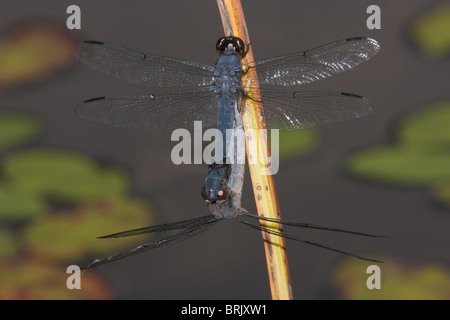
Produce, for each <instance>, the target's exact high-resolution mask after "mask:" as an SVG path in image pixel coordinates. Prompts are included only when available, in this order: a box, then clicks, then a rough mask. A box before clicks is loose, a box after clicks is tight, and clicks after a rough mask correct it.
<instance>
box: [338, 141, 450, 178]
mask: <svg viewBox="0 0 450 320" xmlns="http://www.w3.org/2000/svg"><path fill="white" fill-rule="evenodd" d="M346 168H347V171H348V172H350V173H351V174H353V175H355V176H358V177H362V178H366V179H370V180H373V181H378V182H385V183H389V184H394V185H399V186H428V185H430V184H432V183H434V182H437V181H440V180H443V179H446V178H447V179H450V152H448V153H446V152H442V153H437V152H434V153H431V152H430V153H421V152H420V151H417V150H415V149H413V148H403V147H395V146H393V147H391V146H388V147H375V148H371V149H367V150H364V151H361V152H358V153H355V154H353V155H352V156H350V158H349V159H348V160H347V162H346Z"/></svg>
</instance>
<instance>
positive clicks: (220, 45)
mask: <svg viewBox="0 0 450 320" xmlns="http://www.w3.org/2000/svg"><path fill="white" fill-rule="evenodd" d="M228 43H229V40H228V38H227V37H222V38H220V39H219V40H217V43H216V50H217V52H219V53H223V52H224V51H225V48H226V47H227V46H228Z"/></svg>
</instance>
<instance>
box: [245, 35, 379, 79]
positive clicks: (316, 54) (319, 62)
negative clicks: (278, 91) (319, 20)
mask: <svg viewBox="0 0 450 320" xmlns="http://www.w3.org/2000/svg"><path fill="white" fill-rule="evenodd" d="M379 50H380V46H379V44H378V42H377V41H376V40H374V39H371V38H351V39H346V40H341V41H337V42H333V43H330V44H327V45H324V46H321V47H318V48H315V49H312V50H308V51H304V52H298V53H293V54H288V55H283V56H279V57H274V58H268V59H263V60H259V61H255V67H256V72H257V74H258V81H259V84H260V85H264V84H268V85H279V86H291V85H298V84H304V83H310V82H313V81H315V80H320V79H323V78H328V77H331V76H332V75H333V74H336V73H339V72H344V71H346V70H349V69H352V68H354V67H356V66H357V65H359V64H360V63H362V62H364V61H366V60H369V59H370V58H371V57H373V56H374V55H375V54H376V53H377V52H378V51H379ZM249 86H252V84H249Z"/></svg>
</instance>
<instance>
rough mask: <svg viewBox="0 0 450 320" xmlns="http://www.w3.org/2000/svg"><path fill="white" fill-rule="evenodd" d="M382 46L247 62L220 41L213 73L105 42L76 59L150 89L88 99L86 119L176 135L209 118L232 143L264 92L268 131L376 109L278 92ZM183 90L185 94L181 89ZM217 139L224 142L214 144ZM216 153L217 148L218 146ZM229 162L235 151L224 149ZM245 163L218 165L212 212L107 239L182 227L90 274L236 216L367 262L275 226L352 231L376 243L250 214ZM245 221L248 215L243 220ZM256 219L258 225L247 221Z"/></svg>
mask: <svg viewBox="0 0 450 320" xmlns="http://www.w3.org/2000/svg"><path fill="white" fill-rule="evenodd" d="M379 48H380V47H379V45H378V43H377V41H375V40H373V39H370V38H351V39H346V40H342V41H338V42H334V43H331V44H328V45H324V46H321V47H318V48H315V49H312V50H308V51H304V52H298V53H293V54H287V55H283V56H279V57H274V58H268V59H263V60H259V61H254V62H251V63H249V64H247V65H243V64H242V63H241V58H243V57H244V56H245V54H246V53H247V48H246V46H245V44H244V42H243V41H242V40H241V39H239V38H237V37H222V38H220V39H219V40H218V42H217V44H216V49H217V51H218V53H219V54H220V57H219V59H218V60H217V62H216V65H215V66H214V67H212V66H208V65H205V64H202V63H198V62H193V61H187V60H181V59H175V58H169V57H164V56H157V55H149V54H142V53H139V52H136V51H133V50H129V49H125V48H122V47H118V46H114V45H109V44H106V43H102V42H97V41H86V42H83V43H80V44H79V45H78V46H77V49H76V56H77V58H78V59H79V60H80V61H82V62H84V63H85V64H87V65H88V66H90V67H92V68H93V69H95V70H98V71H101V72H103V73H106V74H108V75H111V76H115V77H117V78H120V79H123V80H126V81H128V82H131V83H135V84H140V85H147V86H150V87H151V88H152V91H151V93H149V94H141V95H133V96H111V97H100V98H94V99H89V100H86V101H84V102H83V103H81V104H80V105H78V106H77V114H78V115H79V116H81V117H83V118H87V119H90V120H96V121H100V122H103V123H108V124H112V125H115V126H121V127H133V128H138V129H143V130H147V131H150V132H158V133H161V132H171V131H173V130H175V129H178V128H187V129H192V128H193V123H194V121H202V125H203V128H211V127H214V128H217V129H218V132H220V133H221V134H223V137H226V131H227V130H230V129H231V130H237V129H243V124H242V117H241V112H242V108H243V106H244V105H245V103H244V102H245V99H254V98H253V97H254V96H255V95H254V93H256V92H258V93H259V94H260V97H261V100H262V103H263V107H264V117H265V120H266V123H267V127H268V128H277V129H281V130H297V129H305V128H309V127H313V126H317V125H320V124H325V123H336V122H340V121H344V120H350V119H354V118H359V117H361V116H364V115H366V114H368V113H369V112H370V111H371V106H370V103H369V102H368V100H366V99H365V98H363V97H361V96H358V95H354V94H349V93H334V92H322V91H316V92H304V91H292V90H283V89H278V88H277V87H276V86H278V87H287V86H294V85H301V84H306V83H310V82H313V81H315V80H320V79H323V78H328V77H331V76H332V75H334V74H336V73H340V72H343V71H346V70H349V69H352V68H354V67H355V66H357V65H359V64H360V63H362V62H364V61H366V60H368V59H370V58H371V57H372V56H374V55H375V54H376V53H377V52H378V51H379ZM249 68H255V69H256V74H257V81H258V83H259V85H260V86H257V84H256V83H253V82H252V81H251V80H249V81H247V82H246V83H245V84H243V83H242V76H243V75H244V74H245V73H246V72H248V70H249ZM175 88H180V89H178V90H176V89H175ZM216 141H217V140H216ZM220 141H223V149H222V150H225V151H226V150H228V147H229V145H230V143H231V141H227V140H226V139H222V140H220ZM234 146H235V147H234V151H232V152H235V154H242V153H240V152H242V150H245V141H244V139H238V140H237V141H234ZM216 148H217V146H216ZM223 156H224V160H226V158H227V156H230V154H228V155H227V153H226V152H225V153H224V155H223ZM244 173H245V165H244V164H242V163H241V162H237V161H235V162H234V163H231V164H229V163H227V161H223V162H221V163H217V162H215V163H213V164H211V165H210V166H209V171H208V175H207V177H206V179H205V186H204V187H203V189H202V195H203V198H204V200H205V201H206V204H207V206H208V208H209V210H210V214H208V215H205V216H202V217H198V218H193V219H188V220H184V221H179V222H174V223H166V224H161V225H154V226H149V227H144V228H140V229H134V230H129V231H124V232H119V233H115V234H111V235H107V236H103V237H100V238H118V237H126V236H134V235H138V234H146V233H156V232H161V231H174V230H178V233H175V234H173V235H171V236H168V237H165V238H162V239H160V240H157V241H154V242H151V243H148V244H143V245H141V246H138V247H136V248H134V249H131V250H129V251H126V252H123V253H119V254H115V255H112V256H110V257H108V258H105V259H102V260H96V261H94V262H93V263H91V264H89V265H88V266H86V267H85V268H92V267H96V266H100V265H104V264H107V263H109V262H112V261H116V260H119V259H122V258H125V257H128V256H131V255H135V254H138V253H141V252H144V251H148V250H152V249H155V248H159V247H165V246H167V245H172V244H175V243H178V242H181V241H184V240H186V239H188V238H191V237H193V236H195V235H197V234H199V233H201V232H204V231H205V230H207V229H209V228H210V227H212V226H213V225H214V224H216V223H217V222H219V221H221V220H223V219H233V220H236V221H238V222H240V223H242V224H244V225H246V226H249V227H252V228H255V229H258V230H260V231H264V232H267V233H270V234H274V235H277V236H280V237H284V238H286V239H291V240H296V241H300V242H303V243H306V244H310V245H313V246H317V247H322V248H326V249H329V250H332V251H336V252H339V253H342V254H345V255H349V256H352V257H356V258H359V259H363V260H367V261H375V262H379V261H377V260H373V259H369V258H365V257H362V256H359V255H356V254H353V253H349V252H346V251H343V250H339V249H336V248H332V247H329V246H326V245H322V244H319V243H316V242H312V241H308V240H306V239H303V238H300V237H297V236H292V235H289V234H286V233H284V232H282V231H280V229H279V228H273V227H268V226H265V225H264V222H265V221H266V222H268V223H271V224H277V225H280V226H281V225H284V226H294V227H303V228H312V229H320V230H328V231H337V232H344V233H349V234H355V235H362V236H371V237H377V236H375V235H370V234H366V233H361V232H355V231H349V230H344V229H338V228H329V227H325V226H320V225H315V224H308V223H301V222H293V221H285V220H278V219H273V218H268V217H262V216H258V215H254V214H251V213H249V212H248V211H247V210H245V209H243V208H241V196H242V186H243V181H244ZM244 218H248V219H246V220H244ZM249 219H250V220H251V219H254V220H258V221H259V222H260V223H257V224H253V223H251V222H249V221H247V220H249Z"/></svg>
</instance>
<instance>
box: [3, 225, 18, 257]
mask: <svg viewBox="0 0 450 320" xmlns="http://www.w3.org/2000/svg"><path fill="white" fill-rule="evenodd" d="M18 250H19V246H18V244H17V241H16V240H15V239H14V237H13V236H12V235H11V234H10V233H9V232H7V231H6V230H2V229H0V257H12V256H14V255H15V254H17V252H18Z"/></svg>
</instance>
